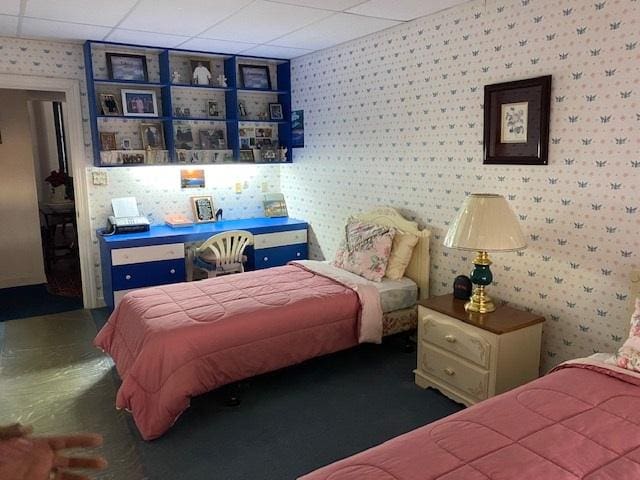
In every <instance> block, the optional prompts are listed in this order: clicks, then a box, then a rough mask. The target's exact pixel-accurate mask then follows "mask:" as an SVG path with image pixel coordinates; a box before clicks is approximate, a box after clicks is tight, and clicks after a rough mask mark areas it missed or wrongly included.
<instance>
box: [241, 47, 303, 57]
mask: <svg viewBox="0 0 640 480" xmlns="http://www.w3.org/2000/svg"><path fill="white" fill-rule="evenodd" d="M311 52H313V50H307V49H304V48H290V47H277V46H275V45H258V46H257V47H254V48H250V49H249V50H244V51H243V52H242V55H255V56H256V57H271V58H296V57H301V56H302V55H306V54H307V53H311Z"/></svg>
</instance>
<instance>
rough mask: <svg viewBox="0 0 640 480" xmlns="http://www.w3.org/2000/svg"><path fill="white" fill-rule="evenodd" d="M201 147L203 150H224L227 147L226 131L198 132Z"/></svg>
mask: <svg viewBox="0 0 640 480" xmlns="http://www.w3.org/2000/svg"><path fill="white" fill-rule="evenodd" d="M198 135H199V136H200V146H201V148H202V149H203V150H224V149H225V148H226V146H227V144H226V142H225V139H224V130H223V129H221V128H208V129H204V130H200V131H199V132H198Z"/></svg>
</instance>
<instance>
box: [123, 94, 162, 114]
mask: <svg viewBox="0 0 640 480" xmlns="http://www.w3.org/2000/svg"><path fill="white" fill-rule="evenodd" d="M121 94H122V113H123V114H124V116H126V117H157V116H158V103H157V101H156V92H155V91H153V90H129V89H125V88H123V89H122V91H121Z"/></svg>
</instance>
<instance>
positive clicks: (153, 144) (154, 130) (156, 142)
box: [140, 122, 165, 150]
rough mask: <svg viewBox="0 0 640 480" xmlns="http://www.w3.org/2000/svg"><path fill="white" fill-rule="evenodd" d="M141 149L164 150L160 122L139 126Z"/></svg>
mask: <svg viewBox="0 0 640 480" xmlns="http://www.w3.org/2000/svg"><path fill="white" fill-rule="evenodd" d="M140 137H141V138H142V148H143V149H145V150H147V149H151V150H164V149H165V146H164V145H165V144H164V129H163V127H162V123H161V122H143V123H141V124H140Z"/></svg>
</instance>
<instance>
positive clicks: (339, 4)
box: [269, 0, 363, 12]
mask: <svg viewBox="0 0 640 480" xmlns="http://www.w3.org/2000/svg"><path fill="white" fill-rule="evenodd" d="M269 1H273V2H277V3H286V4H289V5H300V6H301V7H313V8H323V9H325V10H334V11H336V12H341V11H342V10H346V9H347V8H351V7H355V6H356V5H358V4H359V3H362V2H363V0H269Z"/></svg>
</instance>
